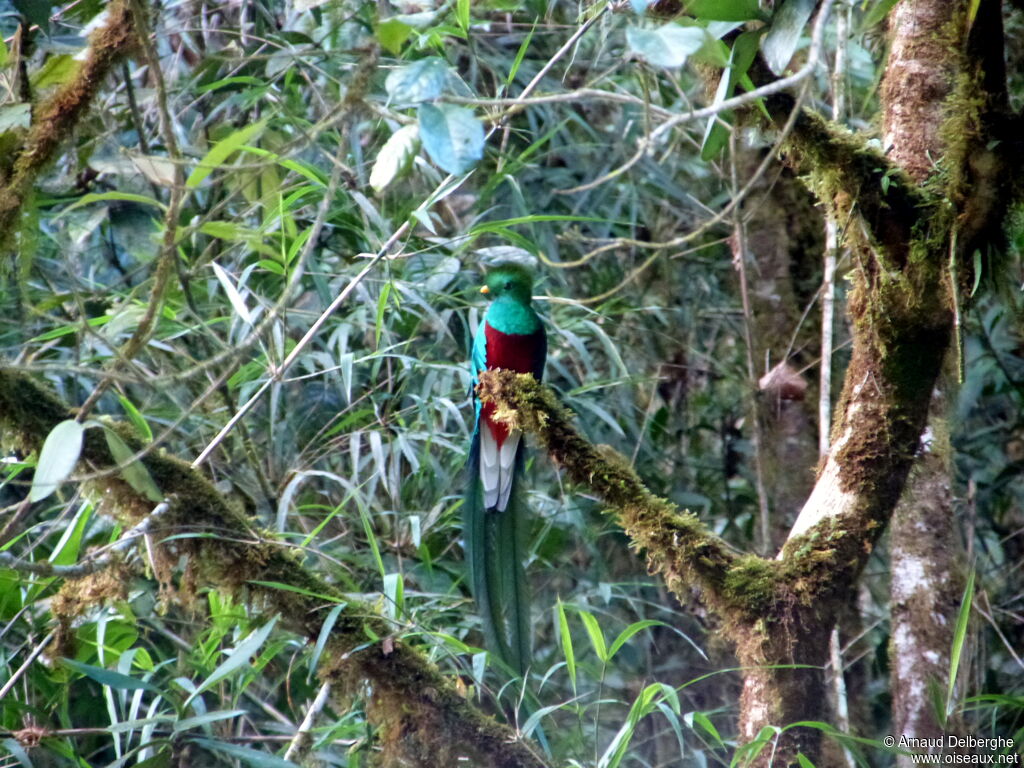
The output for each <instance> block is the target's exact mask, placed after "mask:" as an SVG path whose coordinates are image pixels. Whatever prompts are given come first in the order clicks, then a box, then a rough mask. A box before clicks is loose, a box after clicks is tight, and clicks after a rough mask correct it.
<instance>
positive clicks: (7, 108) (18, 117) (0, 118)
mask: <svg viewBox="0 0 1024 768" xmlns="http://www.w3.org/2000/svg"><path fill="white" fill-rule="evenodd" d="M0 42H2V40H0ZM31 124H32V105H31V104H28V103H26V102H20V103H17V104H5V105H4V106H2V107H0V133H5V132H6V131H9V130H11V129H12V128H28V127H29V125H31Z"/></svg>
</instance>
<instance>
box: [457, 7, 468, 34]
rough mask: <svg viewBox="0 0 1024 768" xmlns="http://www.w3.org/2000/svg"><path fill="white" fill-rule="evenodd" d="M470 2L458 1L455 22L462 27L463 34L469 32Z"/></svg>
mask: <svg viewBox="0 0 1024 768" xmlns="http://www.w3.org/2000/svg"><path fill="white" fill-rule="evenodd" d="M469 18H470V17H469V0H456V3H455V20H456V21H457V22H458V23H459V26H460V27H462V31H463V32H468V31H469Z"/></svg>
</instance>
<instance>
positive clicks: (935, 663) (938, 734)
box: [889, 398, 964, 768]
mask: <svg viewBox="0 0 1024 768" xmlns="http://www.w3.org/2000/svg"><path fill="white" fill-rule="evenodd" d="M942 400H943V398H937V402H941V401H942ZM934 410H935V411H936V412H937V417H936V418H933V420H932V423H933V425H934V427H933V429H930V430H929V433H930V434H928V440H927V441H925V442H926V447H925V449H924V451H923V453H922V455H921V456H920V458H919V459H918V460H917V463H916V464H915V466H914V470H913V472H912V473H911V479H910V482H909V483H908V484H907V489H906V492H905V493H904V494H903V499H902V501H901V502H900V505H899V506H898V507H897V508H896V513H895V514H894V515H893V520H892V534H891V536H890V545H889V549H890V557H891V562H892V566H891V567H892V586H891V590H892V601H891V603H892V622H891V623H892V632H891V635H892V641H891V642H892V650H891V654H890V658H891V660H892V673H891V677H892V732H893V733H894V734H900V735H901V736H907V737H909V738H912V739H921V740H923V741H921V742H917V743H918V744H927V743H928V740H935V739H938V740H940V742H941V741H944V740H945V735H946V734H947V733H952V732H955V729H954V728H953V727H951V724H950V723H948V722H946V723H944V722H942V719H940V717H941V713H940V712H937V711H936V707H937V706H943V704H944V702H945V693H946V682H947V680H948V676H949V669H950V649H951V648H952V645H953V630H954V627H955V625H956V617H957V608H958V606H959V603H960V600H961V597H962V596H963V589H964V579H963V574H962V572H961V569H960V567H959V566H960V562H959V560H960V558H959V557H957V554H958V553H959V552H960V549H961V547H960V541H959V538H958V536H957V534H956V530H955V528H954V525H953V500H952V494H951V492H950V474H951V471H952V468H951V467H950V465H949V457H950V453H951V451H952V446H951V445H950V441H949V433H948V432H947V431H946V429H945V419H944V418H943V415H944V414H942V413H941V412H940V411H941V410H942V409H941V408H939V407H936V408H935V409H934ZM911 751H914V752H926V753H937V752H939V751H940V750H938V749H935V748H931V747H926V748H924V749H913V750H911ZM896 764H897V766H900V768H909V767H910V766H911V765H915V764H916V763H915V762H914V761H913V760H912V759H911V758H910V757H909V756H906V755H899V756H898V757H897V758H896Z"/></svg>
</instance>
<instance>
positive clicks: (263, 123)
mask: <svg viewBox="0 0 1024 768" xmlns="http://www.w3.org/2000/svg"><path fill="white" fill-rule="evenodd" d="M266 127H267V118H264V119H263V120H260V121H259V122H256V123H253V124H252V125H247V126H245V127H244V128H239V129H238V130H237V131H235V132H234V133H232V134H230V135H229V136H225V137H224V138H223V139H221V140H220V141H218V142H217V143H216V144H214V145H213V146H212V147H211V148H210V151H209V152H207V153H206V156H205V157H204V158H203V159H202V160H200V161H199V165H197V166H196V167H195V168H194V169H193V170H192V173H190V174H189V175H188V179H186V180H185V186H187V187H188V188H189V189H195V188H196V187H198V186H199V185H200V184H202V183H203V182H204V181H205V180H206V177H207V176H209V175H210V174H211V173H213V172H214V171H215V170H216V169H217V168H219V167H220V166H222V165H223V164H224V162H225V161H226V160H227V159H228V158H229V157H231V155H233V154H234V153H235V152H237V151H238V150H239V149H241V148H242V145H243V144H247V143H248V142H249V141H250V139H252V138H253V137H255V136H257V135H258V134H259V133H260V132H262V131H263V129H264V128H266Z"/></svg>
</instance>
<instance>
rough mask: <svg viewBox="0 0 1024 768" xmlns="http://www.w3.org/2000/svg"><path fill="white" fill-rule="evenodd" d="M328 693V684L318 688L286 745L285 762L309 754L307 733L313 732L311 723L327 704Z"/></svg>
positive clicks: (329, 686) (329, 688)
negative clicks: (290, 740)
mask: <svg viewBox="0 0 1024 768" xmlns="http://www.w3.org/2000/svg"><path fill="white" fill-rule="evenodd" d="M330 693H331V684H330V683H324V684H323V685H321V686H320V692H319V693H317V695H316V698H315V699H313V703H312V704H310V705H309V709H308V710H307V711H306V716H305V717H304V718H302V723H301V724H300V725H299V729H298V730H297V731H296V732H295V736H294V738H292V742H291V744H289V745H288V749H287V751H286V752H285V753H284V759H285V760H294V759H295V758H298V757H301V756H302V755H304V754H305V753H307V752H309V746H310V745H309V732H310V731H311V730H313V721H314V720H316V716H317V715H318V714H320V711H321V710H322V709H323V708H324V705H325V704H327V697H328V696H329V695H330Z"/></svg>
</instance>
